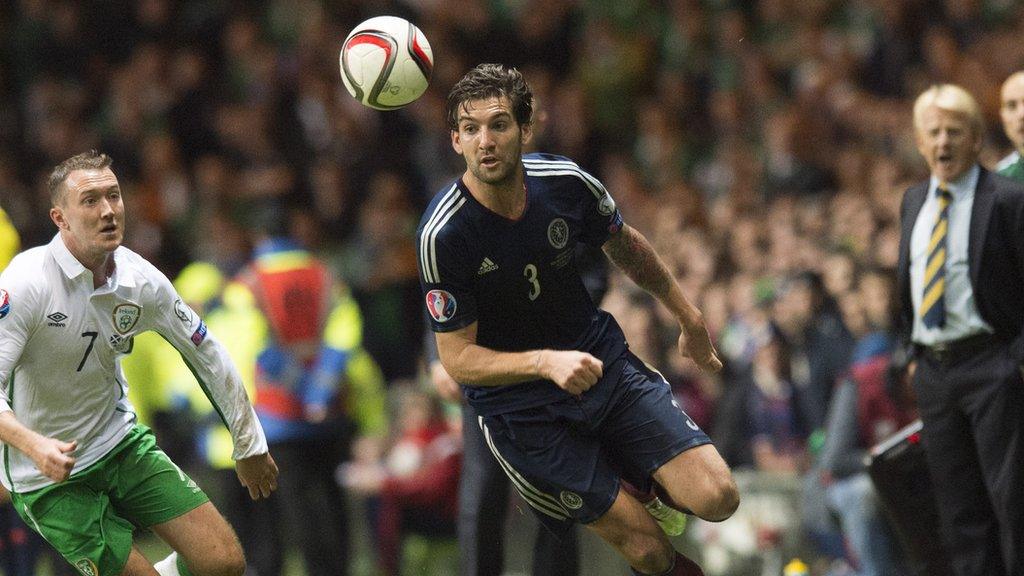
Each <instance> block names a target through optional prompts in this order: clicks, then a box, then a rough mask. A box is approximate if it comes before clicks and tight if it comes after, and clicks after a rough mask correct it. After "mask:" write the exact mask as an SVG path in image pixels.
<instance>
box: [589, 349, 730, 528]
mask: <svg viewBox="0 0 1024 576" xmlns="http://www.w3.org/2000/svg"><path fill="white" fill-rule="evenodd" d="M602 419H603V421H602V429H601V437H602V439H603V444H604V446H605V450H606V453H607V456H608V458H609V459H610V461H612V462H613V463H615V465H616V466H617V467H618V468H619V469H620V471H621V473H622V475H623V478H624V479H625V480H626V481H628V482H629V483H631V484H633V486H635V487H637V488H638V489H640V490H641V491H647V490H648V489H649V488H650V487H651V479H652V478H653V479H654V481H655V483H656V485H655V486H654V487H655V488H659V490H658V495H659V496H660V497H662V499H663V500H665V503H666V504H668V505H670V506H672V507H674V508H676V509H677V510H684V511H688V512H692V513H693V514H695V515H697V516H699V517H701V518H703V519H705V520H711V521H721V520H725V519H726V518H728V517H729V516H731V515H732V513H733V512H734V511H735V510H736V507H737V506H738V505H739V492H738V491H737V489H736V483H735V481H734V480H733V478H732V473H731V472H730V471H729V467H728V465H726V463H725V460H723V459H722V457H721V456H720V455H719V454H718V450H717V449H715V447H714V446H713V445H712V444H711V440H710V439H709V438H708V437H707V435H706V434H705V433H704V432H703V431H702V430H701V429H700V428H699V427H698V426H697V425H696V424H695V423H694V422H693V420H692V419H690V417H689V416H687V415H686V413H685V412H683V410H682V409H681V408H680V407H679V405H678V404H677V403H676V401H675V400H674V398H673V397H672V391H671V387H670V386H669V384H668V382H667V381H666V380H665V379H664V377H662V375H661V374H660V373H658V372H657V371H656V370H654V369H653V368H651V367H650V366H647V365H646V364H644V363H643V361H641V360H640V359H639V358H637V357H636V356H633V355H632V354H630V355H628V357H627V361H626V365H625V366H624V367H623V370H622V376H621V377H620V380H619V382H618V385H617V389H616V392H615V394H614V396H613V399H612V400H611V401H609V402H608V406H607V409H606V413H605V414H603V415H602Z"/></svg>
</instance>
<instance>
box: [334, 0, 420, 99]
mask: <svg viewBox="0 0 1024 576" xmlns="http://www.w3.org/2000/svg"><path fill="white" fill-rule="evenodd" d="M339 60H340V64H341V80H342V82H344V83H345V88H346V89H347V90H348V92H349V94H351V95H352V96H353V97H355V99H356V100H359V101H360V102H361V103H363V104H365V105H366V106H369V107H371V108H376V109H377V110H394V109H395V108H401V107H402V106H405V105H406V104H408V103H410V102H412V101H413V100H415V99H417V98H419V97H420V96H421V95H422V94H423V92H424V91H425V90H426V89H427V84H428V83H429V82H430V71H431V70H432V69H433V67H434V54H433V52H432V51H431V50H430V43H429V42H427V37H426V36H424V35H423V32H421V31H420V29H419V28H417V27H416V26H414V25H413V24H412V23H411V22H409V21H408V20H405V19H403V18H399V17H397V16H376V17H374V18H370V19H369V20H366V21H364V22H363V23H362V24H360V25H358V26H356V27H355V29H354V30H352V32H351V33H349V35H348V38H345V44H344V45H342V47H341V55H340V57H339Z"/></svg>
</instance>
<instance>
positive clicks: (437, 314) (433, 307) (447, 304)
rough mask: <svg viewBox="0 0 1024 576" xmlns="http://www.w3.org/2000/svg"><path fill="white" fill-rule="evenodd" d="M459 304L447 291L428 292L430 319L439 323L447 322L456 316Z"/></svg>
mask: <svg viewBox="0 0 1024 576" xmlns="http://www.w3.org/2000/svg"><path fill="white" fill-rule="evenodd" d="M456 308H458V304H457V303H456V302H455V297H454V296H452V295H451V293H449V292H448V291H447V290H431V291H430V292H427V311H428V312H430V317H431V318H433V319H434V320H436V321H438V322H447V321H449V320H451V319H452V317H453V316H455V310H456Z"/></svg>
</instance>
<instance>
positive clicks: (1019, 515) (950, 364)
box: [914, 341, 1024, 576]
mask: <svg viewBox="0 0 1024 576" xmlns="http://www.w3.org/2000/svg"><path fill="white" fill-rule="evenodd" d="M914 389H915V390H916V392H917V403H918V407H919V409H920V412H921V420H922V421H923V423H924V428H923V430H922V434H921V436H922V440H923V445H924V448H925V456H926V460H927V462H928V468H929V472H930V473H931V477H932V481H933V484H934V486H935V497H936V500H937V504H938V508H939V519H940V522H941V526H942V536H943V540H944V541H945V544H946V547H947V549H948V550H949V553H950V557H951V559H952V562H953V568H954V570H955V572H956V574H957V575H958V576H1024V379H1022V376H1021V367H1020V366H1019V365H1018V364H1017V362H1016V361H1015V360H1014V359H1013V358H1011V357H1010V354H1009V349H1008V346H1006V345H1005V344H1003V343H1000V342H998V341H993V344H992V345H990V346H987V347H984V348H982V349H980V350H977V351H975V352H973V353H971V354H969V355H963V357H960V358H956V357H953V358H949V357H940V356H936V355H933V354H931V353H929V352H927V351H922V352H921V353H919V354H918V365H917V372H916V374H915V375H914Z"/></svg>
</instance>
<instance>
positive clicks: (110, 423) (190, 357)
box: [0, 234, 267, 492]
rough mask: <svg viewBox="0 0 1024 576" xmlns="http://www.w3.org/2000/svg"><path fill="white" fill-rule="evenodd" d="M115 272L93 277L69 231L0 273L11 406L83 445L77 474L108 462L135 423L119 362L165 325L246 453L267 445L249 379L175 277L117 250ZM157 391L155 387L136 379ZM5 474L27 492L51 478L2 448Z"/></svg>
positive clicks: (1, 381) (4, 379)
mask: <svg viewBox="0 0 1024 576" xmlns="http://www.w3.org/2000/svg"><path fill="white" fill-rule="evenodd" d="M114 262H115V264H116V267H115V271H114V274H113V276H112V277H111V278H110V279H109V280H108V281H107V283H106V284H104V285H103V286H100V287H99V288H96V289H94V288H93V276H92V273H91V272H90V271H89V270H87V269H86V268H85V267H84V266H83V265H82V264H81V263H80V262H79V261H78V260H77V259H76V258H75V257H74V256H73V255H72V254H71V252H70V251H68V249H67V247H66V246H65V245H64V242H63V240H62V239H61V237H60V235H59V234H58V235H57V236H56V237H55V238H54V239H53V240H52V241H51V242H50V243H49V244H48V245H46V246H40V247H37V248H33V249H31V250H27V251H25V252H23V253H22V254H20V255H18V256H17V257H15V258H14V259H13V260H12V261H11V263H10V265H9V266H8V267H7V269H6V270H4V271H3V274H0V412H3V411H7V410H13V411H14V414H15V416H16V417H17V419H18V420H19V421H20V422H21V423H22V424H24V425H25V426H27V427H28V428H30V429H32V430H35V431H36V432H38V433H40V434H42V435H44V436H49V437H52V438H57V439H59V440H64V441H68V442H70V441H73V440H77V441H78V448H77V449H76V450H75V452H74V456H75V458H76V462H75V468H74V470H72V474H74V473H75V472H77V471H80V470H84V469H85V468H86V467H88V466H89V465H90V464H93V463H94V462H96V461H98V460H99V459H100V458H102V457H103V456H104V455H106V454H107V453H108V452H110V450H111V449H113V448H114V447H115V446H117V444H118V443H119V442H120V441H121V440H122V439H123V438H124V436H125V435H126V434H127V433H128V431H129V430H130V429H131V428H132V427H133V426H134V424H135V422H136V415H135V409H134V408H133V407H132V405H131V403H129V402H128V397H127V389H128V382H126V381H125V377H124V373H123V372H122V370H121V362H120V357H121V356H124V355H125V354H129V353H131V349H132V344H133V337H134V336H136V335H138V334H141V333H142V332H146V331H149V330H155V331H156V332H158V333H159V334H160V335H161V336H163V337H164V338H165V339H166V340H167V341H168V342H170V343H171V345H173V346H174V347H175V348H176V349H177V350H178V352H180V353H181V355H182V357H183V358H184V360H185V362H186V363H187V364H188V366H189V367H190V368H191V369H192V372H193V373H194V374H195V376H196V379H197V380H198V381H199V384H200V386H201V387H202V388H203V391H204V392H206V396H207V397H208V398H209V399H210V401H211V402H212V403H213V405H214V407H215V409H216V410H217V412H218V414H220V416H221V418H222V419H223V420H224V422H225V424H226V425H227V426H228V428H229V429H230V430H231V436H232V439H233V440H234V452H233V457H234V458H235V459H236V460H237V459H240V458H245V457H248V456H253V455H256V454H261V453H264V452H266V451H267V441H266V438H265V436H264V434H263V429H262V428H261V427H260V424H259V421H258V420H257V419H256V413H255V412H254V411H253V408H252V404H251V403H250V402H249V399H248V397H247V396H246V394H245V389H244V387H243V386H242V382H241V379H240V378H239V376H238V372H237V371H236V370H235V367H234V365H233V364H232V363H231V360H230V359H229V357H228V355H227V353H226V352H225V350H224V348H223V346H221V344H220V343H219V342H217V341H216V340H215V339H214V338H213V336H212V335H211V334H209V333H208V332H207V329H206V324H205V323H203V321H202V319H201V318H199V316H198V315H197V314H196V313H195V312H194V311H192V310H191V309H190V308H189V307H188V306H187V305H185V304H184V303H183V302H182V300H181V298H180V297H179V296H178V294H177V292H176V291H175V290H174V287H173V286H172V285H171V282H170V281H169V280H168V279H167V277H166V276H164V275H163V273H161V272H160V271H159V270H157V269H156V267H154V266H153V265H152V264H150V263H149V262H147V261H146V260H144V259H143V258H142V257H141V256H139V255H138V254H136V253H134V252H132V251H131V250H129V249H127V248H124V247H120V248H118V249H117V250H116V251H115V252H114ZM135 385H137V386H146V385H147V383H146V382H136V383H135ZM0 459H2V463H0V481H2V482H3V484H4V486H6V487H7V488H8V489H13V490H14V491H16V492H27V491H30V490H34V489H37V488H41V487H43V486H46V485H48V484H52V481H51V480H50V479H48V478H47V477H46V476H43V475H42V474H41V473H40V472H39V470H37V469H36V466H35V464H34V463H33V462H32V460H31V459H30V458H29V457H28V456H26V455H25V454H23V453H22V452H21V451H19V450H16V449H12V448H11V447H10V446H7V445H5V444H0Z"/></svg>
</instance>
